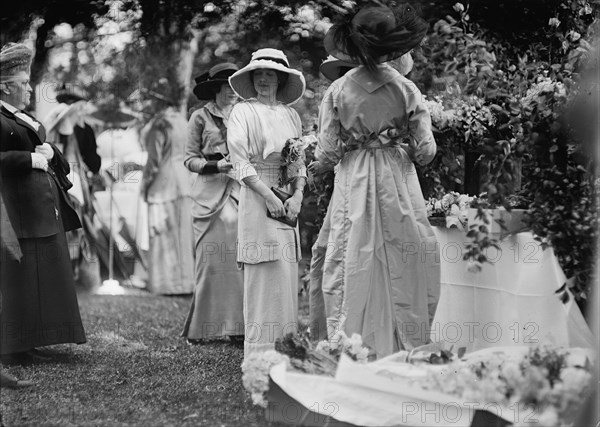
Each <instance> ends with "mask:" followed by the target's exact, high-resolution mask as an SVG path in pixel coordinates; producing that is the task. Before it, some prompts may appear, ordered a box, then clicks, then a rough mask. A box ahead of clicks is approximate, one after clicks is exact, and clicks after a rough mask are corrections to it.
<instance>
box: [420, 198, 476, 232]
mask: <svg viewBox="0 0 600 427" xmlns="http://www.w3.org/2000/svg"><path fill="white" fill-rule="evenodd" d="M474 200H475V197H471V196H468V195H466V194H459V193H457V192H456V191H452V192H450V193H448V194H445V195H444V196H443V197H442V198H441V199H439V200H438V199H435V198H429V200H427V201H426V203H425V205H426V208H427V216H428V217H445V218H446V227H447V228H450V227H452V226H453V225H454V226H456V227H457V228H458V229H459V230H465V229H466V227H467V217H468V214H469V208H470V207H471V204H472V203H473V201H474Z"/></svg>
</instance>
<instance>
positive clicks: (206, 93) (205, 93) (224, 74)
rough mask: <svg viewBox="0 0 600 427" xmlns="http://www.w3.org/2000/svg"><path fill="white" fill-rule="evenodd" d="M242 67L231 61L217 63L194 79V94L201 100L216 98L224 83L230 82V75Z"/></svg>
mask: <svg viewBox="0 0 600 427" xmlns="http://www.w3.org/2000/svg"><path fill="white" fill-rule="evenodd" d="M239 69H240V68H239V67H238V66H237V65H235V64H232V63H230V62H224V63H222V64H217V65H215V66H214V67H212V68H211V69H210V70H208V71H207V72H206V73H204V74H201V75H199V76H198V77H196V78H195V79H194V80H195V82H196V86H195V87H194V95H196V96H197V97H198V99H201V100H208V99H214V98H215V95H216V94H217V93H218V92H219V90H221V86H223V84H225V83H228V81H229V80H228V79H229V76H231V75H232V74H233V73H235V72H236V71H237V70H239Z"/></svg>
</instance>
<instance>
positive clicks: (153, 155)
mask: <svg viewBox="0 0 600 427" xmlns="http://www.w3.org/2000/svg"><path fill="white" fill-rule="evenodd" d="M146 141H147V146H146V150H147V151H148V160H147V161H146V165H145V166H144V171H143V175H142V189H143V194H144V196H146V195H147V192H148V189H149V188H150V186H151V185H152V183H153V182H154V179H155V177H156V175H157V174H158V170H159V167H160V164H161V160H162V157H163V151H164V149H165V145H166V143H167V135H166V133H165V130H164V129H161V128H159V127H158V126H157V124H156V123H154V124H153V125H152V128H151V129H150V130H149V131H148V134H147V135H146Z"/></svg>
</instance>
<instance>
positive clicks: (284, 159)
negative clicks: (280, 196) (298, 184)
mask: <svg viewBox="0 0 600 427" xmlns="http://www.w3.org/2000/svg"><path fill="white" fill-rule="evenodd" d="M313 140H316V137H315V136H314V135H307V136H302V137H299V138H289V139H288V140H287V141H285V145H284V146H283V150H281V164H280V166H279V187H280V188H283V187H285V186H286V185H287V184H289V183H290V182H291V181H292V180H293V179H294V178H296V177H297V176H298V175H299V174H300V171H301V170H303V169H304V168H305V167H306V166H305V164H304V163H305V160H306V155H305V154H304V149H305V148H306V146H307V145H308V144H310V143H311V142H313Z"/></svg>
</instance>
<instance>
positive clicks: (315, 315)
mask: <svg viewBox="0 0 600 427" xmlns="http://www.w3.org/2000/svg"><path fill="white" fill-rule="evenodd" d="M357 66H358V64H353V63H351V62H347V61H342V60H341V59H337V58H336V57H334V56H332V55H329V56H328V57H327V59H325V60H324V61H323V63H322V64H321V66H320V67H319V69H320V71H321V74H323V76H325V77H326V78H327V79H328V80H329V81H330V82H331V83H332V84H335V83H334V82H335V81H336V80H337V79H339V78H340V77H342V76H343V75H345V74H346V73H347V72H348V71H350V70H351V69H353V68H355V67H357ZM393 66H394V68H396V69H397V70H398V71H399V72H400V74H402V75H403V76H406V75H407V74H408V73H410V71H411V70H412V67H413V59H412V55H411V52H407V53H405V54H404V55H402V56H401V57H400V58H398V59H395V60H394V61H393ZM329 168H331V166H329ZM307 169H308V174H309V175H310V176H312V177H314V178H316V179H321V178H320V176H321V175H323V173H324V172H326V171H327V169H324V170H323V171H321V164H320V162H318V161H313V162H312V163H311V164H310V165H308V167H307ZM329 206H330V205H329ZM329 206H328V208H327V214H326V215H325V218H324V219H323V225H322V226H321V229H320V230H319V235H318V236H317V240H316V241H315V243H314V244H313V246H312V249H311V251H312V257H311V260H310V288H309V289H310V291H309V312H310V322H309V331H310V339H311V340H312V341H315V342H318V341H321V340H324V339H327V320H326V316H325V301H324V300H323V287H322V283H323V267H324V264H325V256H326V254H327V241H328V239H329V230H330V227H331V208H330V207H329Z"/></svg>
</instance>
